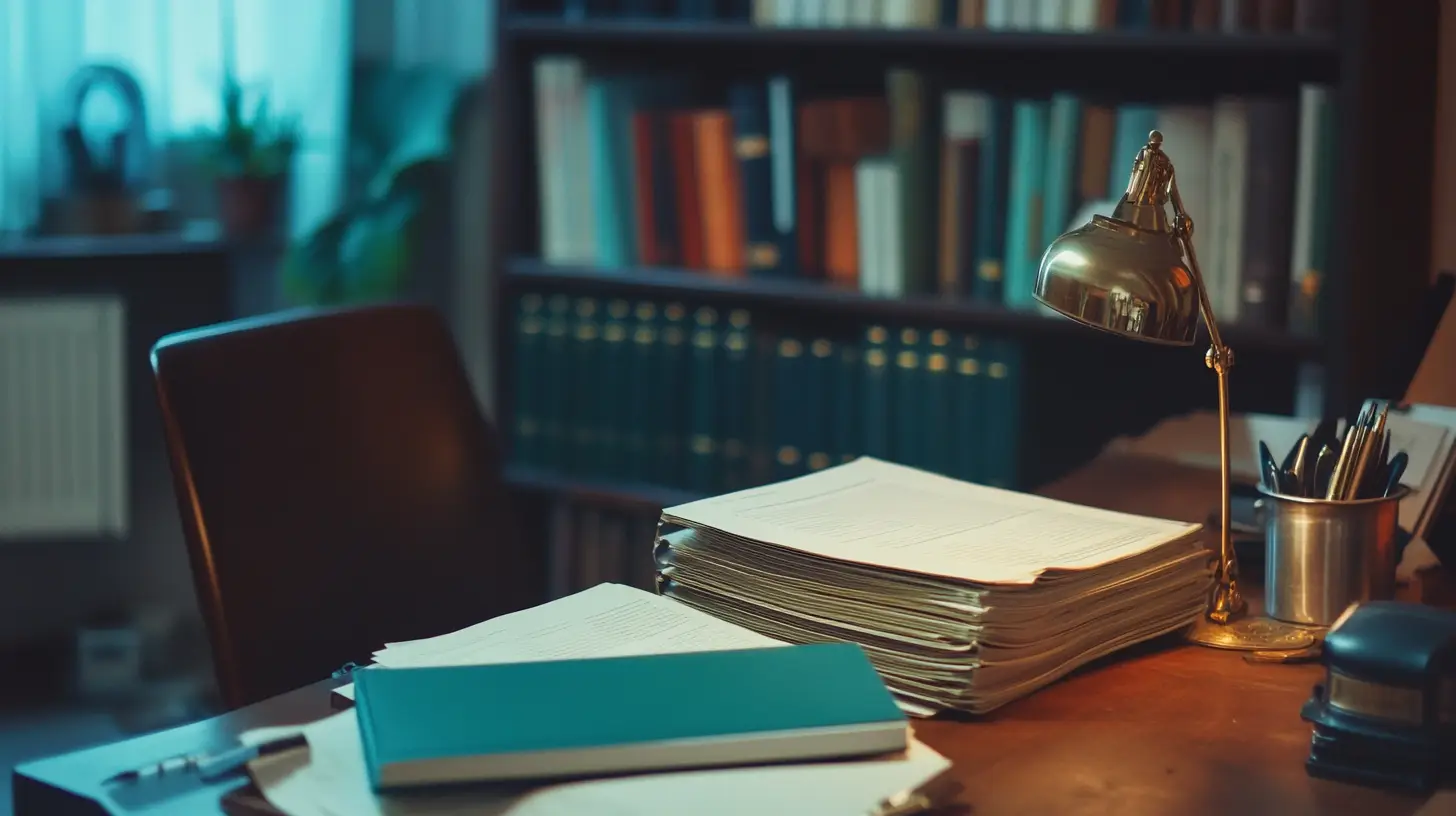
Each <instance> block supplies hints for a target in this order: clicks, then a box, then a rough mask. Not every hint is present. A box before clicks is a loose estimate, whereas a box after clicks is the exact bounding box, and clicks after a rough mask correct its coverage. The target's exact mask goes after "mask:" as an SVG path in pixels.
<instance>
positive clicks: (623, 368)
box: [597, 299, 632, 476]
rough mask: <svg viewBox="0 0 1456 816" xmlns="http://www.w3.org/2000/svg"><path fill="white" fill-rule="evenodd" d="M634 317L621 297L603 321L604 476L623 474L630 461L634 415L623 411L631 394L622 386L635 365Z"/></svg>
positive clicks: (601, 447) (600, 452) (599, 435)
mask: <svg viewBox="0 0 1456 816" xmlns="http://www.w3.org/2000/svg"><path fill="white" fill-rule="evenodd" d="M631 317H632V305H631V304H630V303H628V302H627V301H625V300H619V299H618V300H610V301H607V309H606V315H605V319H604V320H603V322H602V338H601V362H602V365H601V371H600V373H599V375H598V378H599V381H600V382H601V384H602V389H601V391H600V392H599V394H598V396H597V400H598V402H599V403H600V407H599V408H598V412H599V413H600V426H599V428H598V433H597V448H598V457H597V459H598V472H599V473H600V474H601V475H603V476H609V475H614V474H617V473H620V472H621V467H622V464H623V462H625V461H626V460H627V456H626V437H627V427H628V423H629V422H630V421H631V418H630V417H628V416H627V415H626V412H625V411H624V410H623V408H625V398H626V397H627V395H625V394H623V393H622V385H623V384H624V383H626V382H627V377H628V372H629V371H630V366H631V354H632V343H631V341H630V339H629V338H628V336H627V335H628V328H629V327H628V321H629V320H630V319H631ZM607 395H610V396H607Z"/></svg>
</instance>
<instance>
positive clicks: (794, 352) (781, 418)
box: [774, 337, 806, 480]
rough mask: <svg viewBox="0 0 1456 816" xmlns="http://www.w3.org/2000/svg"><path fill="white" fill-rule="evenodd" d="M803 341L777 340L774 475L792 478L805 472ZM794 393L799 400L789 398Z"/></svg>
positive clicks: (788, 338)
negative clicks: (801, 401)
mask: <svg viewBox="0 0 1456 816" xmlns="http://www.w3.org/2000/svg"><path fill="white" fill-rule="evenodd" d="M803 359H804V344H803V343H802V342H801V341H800V340H799V339H797V338H795V337H781V338H780V339H779V341H778V360H777V369H776V371H775V377H774V378H775V383H776V388H775V391H776V392H777V396H778V399H777V400H776V409H777V415H778V419H777V421H776V422H774V437H775V442H776V444H775V453H774V478H776V479H780V480H782V479H790V478H793V477H795V476H800V475H802V474H803V473H804V470H805V462H804V451H803V448H802V445H803V433H802V430H801V429H802V427H803V426H804V424H805V420H806V417H805V416H804V409H803V406H802V405H800V400H802V399H803V397H804V392H803V390H802V386H803V365H802V363H803ZM790 395H793V396H794V397H797V399H790V398H789V396H790Z"/></svg>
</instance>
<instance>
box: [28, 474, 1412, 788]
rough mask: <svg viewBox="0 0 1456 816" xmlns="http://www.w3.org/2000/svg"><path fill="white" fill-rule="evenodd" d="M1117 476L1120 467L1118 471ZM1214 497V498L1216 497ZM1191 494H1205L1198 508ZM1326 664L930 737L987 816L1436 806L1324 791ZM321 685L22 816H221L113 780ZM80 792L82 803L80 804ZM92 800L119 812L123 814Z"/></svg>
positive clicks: (1200, 478)
mask: <svg viewBox="0 0 1456 816" xmlns="http://www.w3.org/2000/svg"><path fill="white" fill-rule="evenodd" d="M1109 467H1115V470H1114V471H1111V472H1110V471H1109V470H1108V468H1109ZM1216 484H1217V481H1216V478H1209V477H1207V475H1205V474H1186V473H1178V474H1172V473H1169V472H1168V471H1167V470H1166V468H1164V467H1160V466H1150V465H1143V464H1133V465H1127V464H1115V465H1109V464H1108V463H1099V464H1094V465H1093V466H1090V467H1089V468H1087V469H1084V470H1082V471H1079V472H1078V473H1077V474H1074V475H1073V476H1072V477H1069V478H1068V479H1066V480H1063V481H1062V482H1060V483H1058V484H1056V485H1052V486H1050V487H1048V488H1047V489H1046V490H1045V491H1043V492H1044V493H1046V494H1047V495H1051V496H1055V497H1057V498H1065V499H1072V500H1076V501H1080V502H1082V503H1085V504H1099V505H1102V506H1106V507H1112V508H1115V509H1123V510H1136V511H1138V512H1143V513H1149V514H1157V515H1163V516H1166V517H1170V518H1183V519H1188V520H1201V519H1202V517H1203V516H1204V515H1205V514H1206V513H1207V510H1208V507H1209V503H1210V499H1209V498H1207V497H1210V496H1216V495H1217V492H1216V490H1217V487H1216ZM1209 485H1212V486H1213V492H1206V491H1205V489H1204V488H1207V487H1208V486H1209ZM1190 491H1191V493H1192V495H1191V496H1190ZM1319 673H1320V672H1319V668H1318V667H1317V666H1314V665H1293V666H1287V665H1269V664H1262V665H1256V664H1250V663H1247V662H1245V661H1244V660H1243V659H1242V657H1241V656H1240V655H1239V654H1236V653H1231V652H1220V651H1215V650H1209V649H1202V648H1197V647H1189V646H1183V645H1180V644H1177V643H1176V642H1174V641H1171V640H1165V641H1163V642H1160V643H1154V644H1147V645H1144V646H1141V647H1136V648H1134V649H1132V650H1129V651H1124V652H1122V653H1120V654H1119V655H1114V656H1113V657H1111V658H1108V659H1104V660H1102V661H1099V662H1098V663H1097V664H1094V665H1092V666H1089V667H1086V668H1085V669H1084V670H1082V671H1080V672H1078V673H1077V674H1075V675H1073V676H1071V677H1069V678H1067V679H1065V680H1063V681H1062V682H1059V683H1056V684H1054V685H1053V686H1051V687H1049V688H1046V689H1043V690H1042V691H1039V692H1037V693H1035V694H1033V695H1031V696H1030V697H1027V698H1025V699H1023V700H1020V701H1018V702H1015V703H1012V704H1011V705H1008V706H1006V707H1005V708H1003V709H1001V710H999V711H997V712H995V713H993V714H992V715H990V716H988V717H984V718H981V719H978V720H969V719H963V720H933V721H925V722H917V723H915V732H916V734H917V735H918V736H919V737H920V738H921V739H923V740H924V741H925V742H926V743H928V744H929V745H931V746H932V747H934V748H935V749H936V750H938V751H940V752H941V753H943V754H945V755H946V756H947V757H949V758H950V759H951V760H952V761H953V762H954V763H955V766H954V775H955V777H956V778H957V780H958V781H959V782H960V785H961V791H960V794H959V803H961V804H964V805H966V806H968V808H969V809H970V811H971V812H973V813H974V814H976V816H991V814H1001V813H1017V814H1020V813H1058V814H1083V813H1086V814H1094V813H1095V814H1102V813H1126V814H1144V813H1149V814H1174V813H1176V814H1205V813H1206V814H1218V815H1219V816H1223V815H1224V814H1227V813H1271V814H1274V813H1277V814H1281V816H1301V814H1343V813H1351V814H1355V813H1358V814H1413V813H1416V812H1417V811H1419V810H1421V808H1422V806H1423V804H1424V800H1423V799H1420V798H1415V797H1410V796H1402V795H1398V794H1392V793H1386V792H1381V791H1376V790H1372V789H1367V788H1361V787H1356V786H1352V785H1344V784H1339V783H1334V782H1326V781H1322V780H1315V779H1311V778H1309V777H1308V776H1307V775H1306V774H1305V771H1304V757H1305V755H1306V752H1307V751H1308V748H1309V728H1308V726H1306V725H1305V724H1304V723H1303V722H1301V721H1300V719H1299V707H1300V705H1301V704H1302V703H1303V702H1304V700H1305V699H1306V698H1307V697H1308V696H1309V693H1310V689H1311V687H1312V686H1313V684H1314V683H1315V682H1316V680H1317V678H1318V677H1319ZM332 685H333V684H332V683H319V684H316V685H313V686H309V687H306V688H303V689H299V690H297V691H294V692H290V693H289V694H285V695H282V696H280V697H277V698H274V699H272V700H267V701H264V702H262V703H259V704H257V705H255V706H251V707H249V708H246V709H242V710H240V711H237V712H233V713H231V714H227V715H224V716H222V717H217V718H214V719H211V720H207V721H204V722H201V723H197V724H194V725H189V726H185V727H182V728H178V729H172V730H170V731H164V732H160V733H157V734H152V735H148V736H144V737H139V738H136V739H133V740H128V741H125V742H121V743H114V744H112V745H106V746H101V747H98V748H94V749H90V750H86V751H80V752H77V753H73V754H67V755H65V756H62V757H56V758H52V759H47V760H41V761H38V762H32V763H28V764H26V765H22V766H20V767H18V768H16V770H15V779H14V790H15V814H16V816H35V814H46V815H47V816H70V814H81V813H85V814H91V813H104V812H111V813H141V814H147V815H148V816H163V815H164V814H165V816H171V815H172V814H178V815H179V816H180V814H189V815H191V814H208V813H220V812H221V810H220V807H219V804H218V801H219V797H220V796H221V794H222V793H224V792H226V791H227V790H229V789H231V788H233V787H237V786H238V785H239V784H241V783H240V782H232V783H227V784H225V785H222V786H213V787H211V788H206V789H196V790H192V791H189V792H185V793H183V794H181V795H179V796H177V797H175V798H170V799H167V800H165V801H158V802H155V803H152V804H148V803H145V802H116V801H115V800H108V799H107V795H106V793H105V792H104V791H103V789H102V788H101V786H100V784H99V780H101V779H104V778H106V777H107V776H109V775H110V774H112V773H115V772H117V771H120V770H123V769H126V768H129V767H134V766H135V765H137V764H139V763H145V762H147V761H150V760H157V759H161V758H164V757H168V756H173V755H176V754H180V753H187V752H191V751H196V750H199V749H210V748H217V747H222V746H225V745H227V744H228V741H229V740H230V739H231V738H232V737H233V736H234V735H236V734H237V733H238V732H240V731H242V730H245V729H247V728H253V727H256V726H259V725H282V724H288V723H294V722H306V721H308V720H311V719H316V718H317V717H320V716H323V715H324V714H326V713H328V711H329V701H328V699H329V694H328V689H329V688H330V687H331V686H332ZM68 790H69V791H72V792H74V793H73V794H71V795H67V794H66V793H64V791H68ZM85 797H99V798H100V799H101V801H110V805H109V806H110V808H111V810H110V811H106V810H101V809H98V808H97V807H96V806H95V805H91V804H88V803H87V802H86V801H85Z"/></svg>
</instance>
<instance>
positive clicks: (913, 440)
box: [892, 328, 925, 467]
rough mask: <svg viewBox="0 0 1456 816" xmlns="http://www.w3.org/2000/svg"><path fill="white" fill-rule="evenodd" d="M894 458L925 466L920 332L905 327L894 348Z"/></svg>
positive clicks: (923, 379) (904, 462)
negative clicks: (922, 439)
mask: <svg viewBox="0 0 1456 816" xmlns="http://www.w3.org/2000/svg"><path fill="white" fill-rule="evenodd" d="M893 376H894V388H893V390H894V400H895V407H894V409H893V410H894V423H895V424H894V427H895V439H894V442H893V446H892V449H893V451H894V459H895V461H896V462H899V463H900V464H902V465H910V466H911V467H923V466H924V451H923V449H922V447H921V435H922V432H923V431H924V428H923V427H922V425H921V421H922V419H923V416H924V414H923V410H922V409H923V407H924V405H925V378H924V373H923V370H922V368H921V361H920V332H919V331H918V330H916V329H910V328H904V329H901V330H900V333H899V343H898V344H896V348H895V368H894V375H893Z"/></svg>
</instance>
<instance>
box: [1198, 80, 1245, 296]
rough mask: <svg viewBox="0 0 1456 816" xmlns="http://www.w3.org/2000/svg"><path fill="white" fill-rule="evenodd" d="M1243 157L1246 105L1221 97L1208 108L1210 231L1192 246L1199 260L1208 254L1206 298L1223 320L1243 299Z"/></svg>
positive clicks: (1236, 100) (1237, 100)
mask: <svg viewBox="0 0 1456 816" xmlns="http://www.w3.org/2000/svg"><path fill="white" fill-rule="evenodd" d="M1248 155H1249V116H1248V106H1247V104H1246V103H1245V101H1244V100H1243V99H1240V98H1238V97H1221V98H1220V99H1218V100H1217V101H1215V102H1214V107H1213V166H1212V168H1211V170H1210V177H1209V178H1210V202H1211V203H1210V209H1211V210H1212V211H1213V214H1214V215H1213V218H1214V222H1213V224H1212V225H1211V226H1212V227H1213V229H1214V234H1212V235H1211V236H1209V240H1207V241H1204V242H1202V243H1201V244H1195V246H1196V247H1197V248H1198V250H1199V256H1200V258H1202V257H1203V252H1204V250H1205V248H1206V249H1207V252H1208V254H1209V256H1210V258H1209V264H1208V265H1207V268H1208V269H1210V270H1212V274H1211V277H1212V278H1213V279H1214V283H1213V284H1211V285H1210V286H1209V299H1210V300H1211V301H1212V303H1213V307H1214V310H1215V311H1216V313H1217V317H1218V318H1219V319H1220V320H1221V321H1223V322H1224V323H1232V322H1234V321H1237V320H1238V319H1239V311H1240V309H1239V306H1240V303H1241V302H1242V298H1241V297H1240V295H1239V281H1240V280H1241V279H1242V278H1243V255H1244V197H1245V195H1246V190H1247V187H1248V174H1249V160H1248ZM1195 217H1196V216H1195ZM1195 226H1196V222H1195ZM1194 240H1195V241H1196V240H1197V238H1196V237H1195V239H1194Z"/></svg>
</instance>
